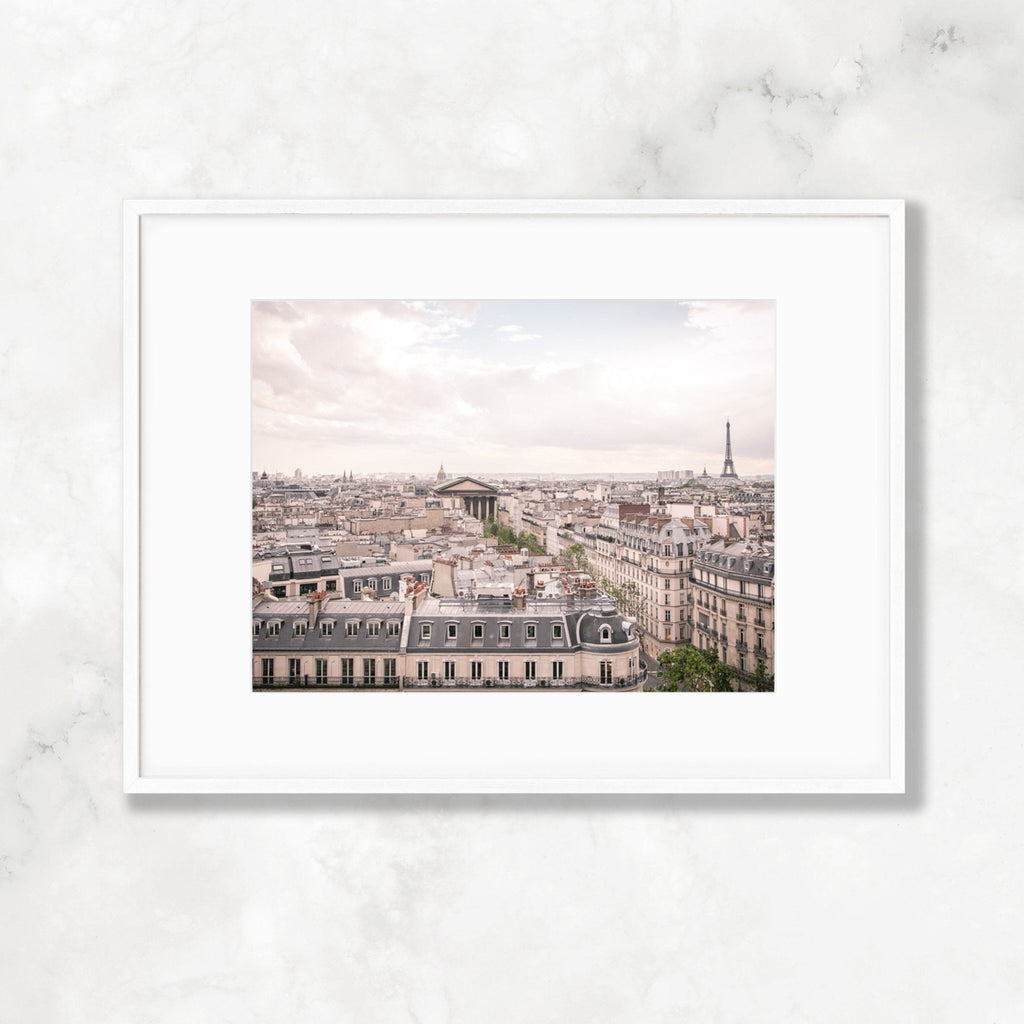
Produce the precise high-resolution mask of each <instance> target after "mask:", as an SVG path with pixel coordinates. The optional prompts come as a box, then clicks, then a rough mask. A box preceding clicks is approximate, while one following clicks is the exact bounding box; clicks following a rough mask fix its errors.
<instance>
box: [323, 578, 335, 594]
mask: <svg viewBox="0 0 1024 1024" xmlns="http://www.w3.org/2000/svg"><path fill="white" fill-rule="evenodd" d="M337 589H338V581H337V580H328V581H327V582H326V583H325V584H324V590H326V591H328V593H334V592H335V591H337Z"/></svg>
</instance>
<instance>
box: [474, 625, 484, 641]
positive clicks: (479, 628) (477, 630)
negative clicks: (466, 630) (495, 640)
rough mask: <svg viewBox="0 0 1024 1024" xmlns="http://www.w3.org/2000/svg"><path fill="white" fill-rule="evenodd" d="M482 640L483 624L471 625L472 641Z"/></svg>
mask: <svg viewBox="0 0 1024 1024" xmlns="http://www.w3.org/2000/svg"><path fill="white" fill-rule="evenodd" d="M483 638H484V624H483V623H482V622H474V623H473V639H474V640H483Z"/></svg>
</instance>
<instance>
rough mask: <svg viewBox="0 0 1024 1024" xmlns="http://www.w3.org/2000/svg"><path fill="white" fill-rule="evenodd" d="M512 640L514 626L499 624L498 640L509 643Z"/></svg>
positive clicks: (506, 623) (507, 623)
mask: <svg viewBox="0 0 1024 1024" xmlns="http://www.w3.org/2000/svg"><path fill="white" fill-rule="evenodd" d="M511 638H512V624H511V623H510V622H499V623H498V640H500V641H501V642H503V643H506V644H507V643H508V642H509V640H511Z"/></svg>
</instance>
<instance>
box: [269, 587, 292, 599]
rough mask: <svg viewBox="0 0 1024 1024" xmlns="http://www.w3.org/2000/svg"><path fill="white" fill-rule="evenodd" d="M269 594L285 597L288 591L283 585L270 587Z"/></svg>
mask: <svg viewBox="0 0 1024 1024" xmlns="http://www.w3.org/2000/svg"><path fill="white" fill-rule="evenodd" d="M270 595H271V597H287V596H288V591H287V590H286V589H285V588H284V587H271V588H270Z"/></svg>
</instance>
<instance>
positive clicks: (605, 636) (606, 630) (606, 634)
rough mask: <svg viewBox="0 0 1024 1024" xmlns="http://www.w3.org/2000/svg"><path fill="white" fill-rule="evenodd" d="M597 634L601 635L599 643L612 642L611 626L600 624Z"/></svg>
mask: <svg viewBox="0 0 1024 1024" xmlns="http://www.w3.org/2000/svg"><path fill="white" fill-rule="evenodd" d="M599 635H600V637H601V643H603V644H610V643H611V642H612V627H611V626H602V627H601V632H600V634H599Z"/></svg>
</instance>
